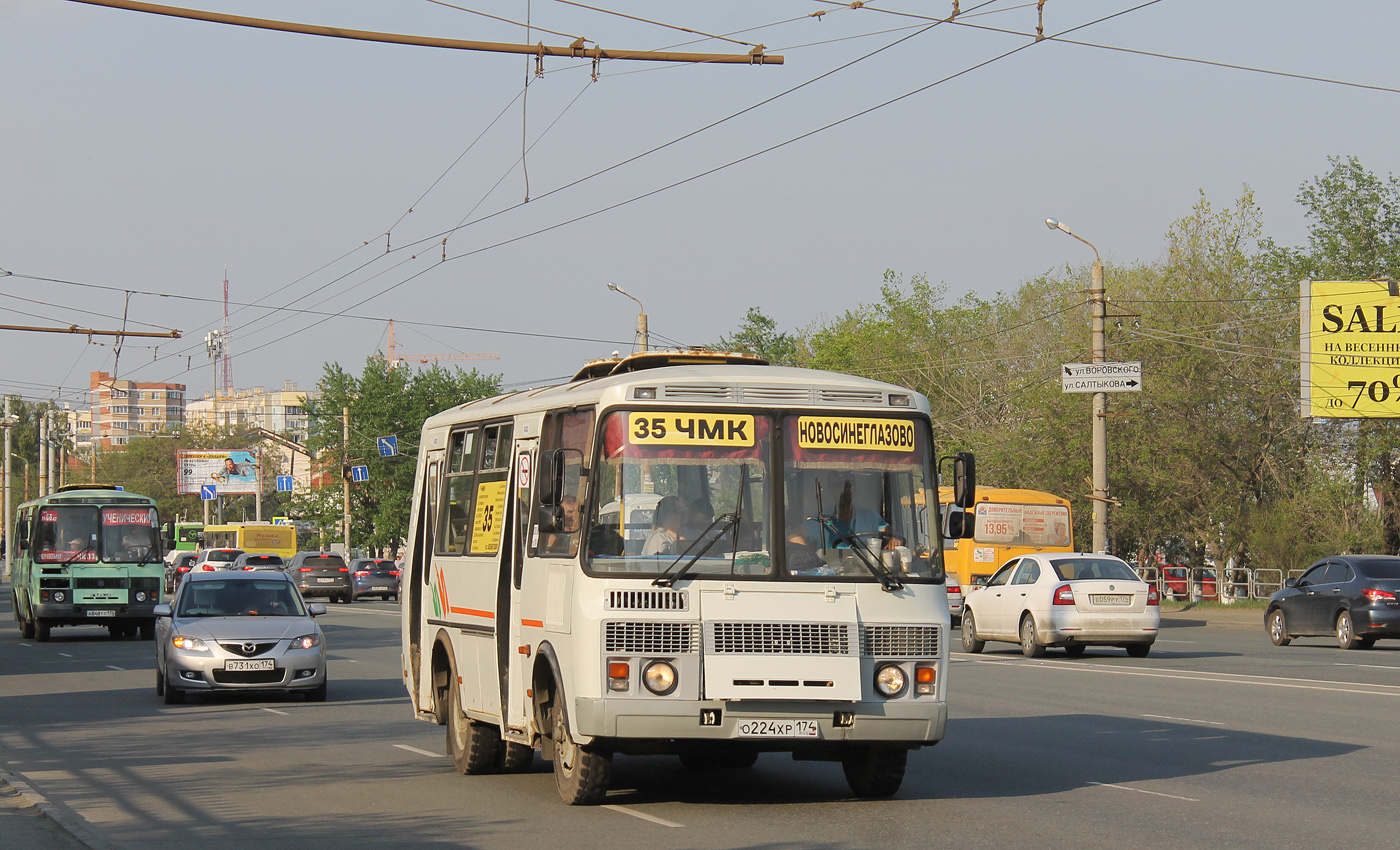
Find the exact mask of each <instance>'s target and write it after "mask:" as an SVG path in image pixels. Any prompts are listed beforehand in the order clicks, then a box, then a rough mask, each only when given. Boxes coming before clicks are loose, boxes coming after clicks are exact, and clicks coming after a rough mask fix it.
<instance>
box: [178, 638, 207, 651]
mask: <svg viewBox="0 0 1400 850" xmlns="http://www.w3.org/2000/svg"><path fill="white" fill-rule="evenodd" d="M170 645H171V646H173V647H175V648H176V649H183V650H185V651H186V652H208V651H209V646H208V644H206V643H205V642H204V641H202V640H200V639H199V638H197V637H185V636H184V635H176V636H175V637H173V638H171V639H170Z"/></svg>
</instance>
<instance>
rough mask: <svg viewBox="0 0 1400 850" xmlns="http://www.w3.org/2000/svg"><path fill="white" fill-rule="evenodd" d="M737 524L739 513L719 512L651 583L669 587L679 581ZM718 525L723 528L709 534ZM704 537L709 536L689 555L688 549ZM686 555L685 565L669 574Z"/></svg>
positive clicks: (692, 547)
mask: <svg viewBox="0 0 1400 850" xmlns="http://www.w3.org/2000/svg"><path fill="white" fill-rule="evenodd" d="M738 524H739V514H738V513H737V512H736V513H732V514H720V515H719V516H717V517H715V518H714V519H713V520H712V521H711V522H710V524H709V525H708V526H706V528H705V530H704V531H702V532H700V535H699V536H698V537H696V538H695V539H694V540H692V541H690V545H689V546H687V547H685V551H684V552H682V553H680V554H679V555H677V556H676V560H674V561H672V562H671V563H670V565H669V566H668V567H666V569H664V570H662V571H661V575H659V576H657V577H656V578H655V579H654V580H653V581H652V584H653V585H655V586H656V587H670V586H671V585H673V584H675V583H676V582H678V581H680V580H681V579H682V578H684V577H685V574H686V573H688V572H690V568H691V567H693V566H695V563H696V562H697V561H699V560H700V559H701V558H703V557H705V553H706V552H708V551H710V549H712V548H714V545H715V544H716V543H718V542H719V541H720V540H721V539H722V538H723V537H724V535H725V533H726V532H728V531H729V529H731V528H733V527H734V526H736V525H738ZM719 526H723V528H720V530H719V532H718V533H717V534H714V535H711V534H710V532H711V531H714V529H715V528H717V527H719ZM706 537H709V538H710V539H709V540H708V541H707V542H706V543H705V545H704V546H702V547H700V551H698V552H696V553H695V554H694V555H690V550H691V549H694V548H695V547H696V545H697V544H698V543H699V542H700V541H701V540H704V539H705V538H706ZM687 555H690V560H688V561H686V562H685V565H684V566H682V567H681V568H680V569H679V570H676V574H675V575H671V570H674V569H676V564H679V563H680V562H681V559H682V558H684V557H685V556H687Z"/></svg>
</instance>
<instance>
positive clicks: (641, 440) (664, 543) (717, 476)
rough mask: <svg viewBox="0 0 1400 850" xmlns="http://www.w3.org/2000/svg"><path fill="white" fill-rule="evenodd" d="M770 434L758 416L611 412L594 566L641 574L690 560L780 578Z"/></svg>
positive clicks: (699, 569)
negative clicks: (771, 497) (771, 502)
mask: <svg viewBox="0 0 1400 850" xmlns="http://www.w3.org/2000/svg"><path fill="white" fill-rule="evenodd" d="M771 430H772V429H771V422H770V420H769V419H768V418H767V417H766V416H762V415H758V414H753V413H708V412H702V411H687V412H684V413H677V412H674V411H672V412H669V413H657V412H654V411H648V412H642V411H630V412H629V411H615V412H613V413H611V414H609V415H608V417H607V419H605V420H604V422H603V439H602V448H601V458H600V460H599V465H598V466H599V468H598V469H597V471H596V472H595V477H594V479H593V480H594V482H595V484H594V487H595V488H596V489H595V491H594V492H595V493H596V498H595V499H594V500H593V503H594V505H596V508H595V512H594V514H593V516H592V518H591V519H592V528H591V531H590V532H589V540H588V557H587V560H586V561H585V566H586V568H587V569H588V570H589V571H590V572H592V573H594V574H604V575H627V576H629V577H642V576H647V575H651V576H659V575H660V574H662V573H663V572H666V571H668V570H671V569H672V568H673V567H674V568H675V570H677V571H679V570H680V569H682V568H683V567H684V565H686V564H689V566H688V568H687V574H688V575H690V576H695V577H703V576H706V575H709V576H720V575H722V576H748V577H764V576H771V575H773V573H774V570H775V567H774V564H773V558H772V548H773V547H772V541H773V527H772V520H771V516H770V510H769V494H770V493H771V490H770V489H769V487H770V484H769V468H770V457H771V454H772V445H771V441H770V437H769V434H770V432H771ZM692 560H693V563H691V561H692Z"/></svg>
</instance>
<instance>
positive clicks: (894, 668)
mask: <svg viewBox="0 0 1400 850" xmlns="http://www.w3.org/2000/svg"><path fill="white" fill-rule="evenodd" d="M907 683H908V679H907V678H906V677H905V675H904V670H903V669H902V668H901V667H900V666H899V665H898V664H883V665H881V666H880V667H878V668H876V670H875V690H876V691H878V692H879V693H880V696H882V697H897V696H899V695H900V694H902V693H904V686H905V685H906V684H907Z"/></svg>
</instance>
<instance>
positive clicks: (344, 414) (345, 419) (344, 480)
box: [340, 407, 350, 558]
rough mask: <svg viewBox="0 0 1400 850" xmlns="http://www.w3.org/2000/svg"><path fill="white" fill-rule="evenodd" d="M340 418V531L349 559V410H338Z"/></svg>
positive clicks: (344, 408) (346, 408)
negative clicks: (341, 448) (341, 508)
mask: <svg viewBox="0 0 1400 850" xmlns="http://www.w3.org/2000/svg"><path fill="white" fill-rule="evenodd" d="M340 418H341V423H342V425H343V426H344V427H343V437H344V440H345V442H344V446H345V448H344V450H343V451H344V458H345V459H344V460H343V461H342V462H341V469H340V484H341V487H342V488H343V489H342V493H343V498H344V505H345V516H344V518H343V520H342V526H341V528H342V531H343V533H344V540H345V556H346V557H347V558H348V557H350V470H349V466H350V408H349V407H343V408H341V410H340Z"/></svg>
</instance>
